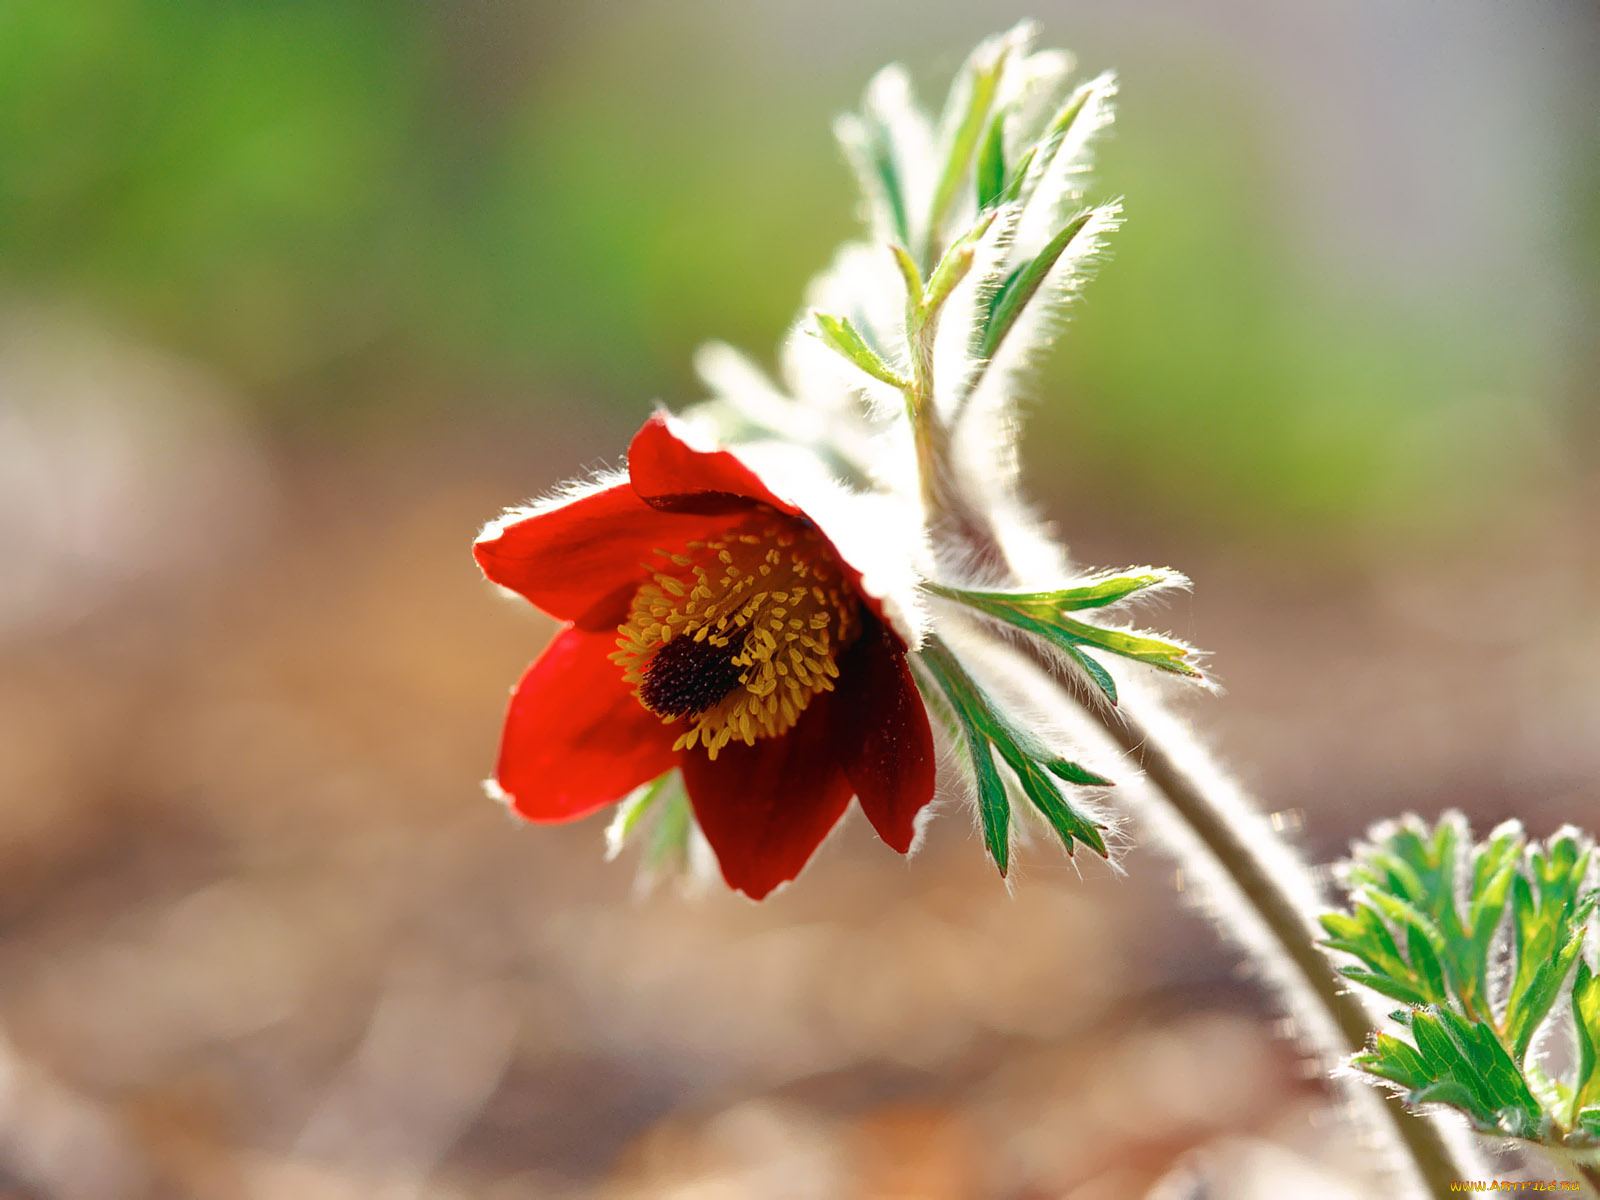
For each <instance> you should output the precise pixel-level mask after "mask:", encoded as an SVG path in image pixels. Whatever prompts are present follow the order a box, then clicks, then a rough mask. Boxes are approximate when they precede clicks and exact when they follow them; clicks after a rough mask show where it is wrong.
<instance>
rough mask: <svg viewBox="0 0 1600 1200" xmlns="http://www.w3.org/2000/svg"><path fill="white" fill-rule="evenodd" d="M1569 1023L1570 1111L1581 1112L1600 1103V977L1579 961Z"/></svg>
mask: <svg viewBox="0 0 1600 1200" xmlns="http://www.w3.org/2000/svg"><path fill="white" fill-rule="evenodd" d="M1572 1023H1573V1026H1574V1029H1575V1031H1576V1033H1577V1042H1578V1073H1577V1076H1576V1077H1575V1080H1574V1086H1573V1089H1572V1107H1573V1109H1574V1110H1575V1111H1576V1110H1580V1109H1585V1108H1589V1107H1591V1106H1593V1105H1595V1104H1597V1103H1600V1070H1596V1060H1597V1058H1600V976H1597V975H1595V974H1594V973H1593V972H1592V971H1590V970H1589V964H1588V963H1586V962H1584V961H1583V959H1582V958H1580V959H1579V960H1578V973H1577V975H1576V976H1575V977H1574V979H1573V983H1572Z"/></svg>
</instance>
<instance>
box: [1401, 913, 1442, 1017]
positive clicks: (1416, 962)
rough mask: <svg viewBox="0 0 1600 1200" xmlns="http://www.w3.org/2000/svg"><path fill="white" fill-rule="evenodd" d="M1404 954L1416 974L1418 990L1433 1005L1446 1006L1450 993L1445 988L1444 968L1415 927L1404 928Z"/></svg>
mask: <svg viewBox="0 0 1600 1200" xmlns="http://www.w3.org/2000/svg"><path fill="white" fill-rule="evenodd" d="M1406 953H1407V954H1408V955H1410V957H1411V968H1412V970H1413V971H1415V972H1416V975H1417V981H1418V983H1419V985H1420V988H1419V990H1420V991H1422V993H1423V994H1424V995H1426V996H1427V997H1428V999H1429V1001H1430V1002H1432V1003H1434V1004H1446V1003H1448V1002H1449V1000H1450V991H1449V989H1448V988H1447V987H1446V986H1445V981H1444V968H1443V967H1441V966H1440V965H1439V956H1438V954H1437V953H1436V952H1435V951H1434V948H1433V946H1432V944H1431V943H1430V942H1429V941H1428V938H1427V935H1426V934H1424V933H1423V932H1422V930H1420V929H1419V928H1417V926H1415V925H1407V926H1406Z"/></svg>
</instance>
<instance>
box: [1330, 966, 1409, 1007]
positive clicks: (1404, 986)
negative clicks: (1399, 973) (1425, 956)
mask: <svg viewBox="0 0 1600 1200" xmlns="http://www.w3.org/2000/svg"><path fill="white" fill-rule="evenodd" d="M1339 974H1341V975H1343V976H1344V977H1345V978H1346V979H1350V980H1354V981H1355V982H1356V983H1359V984H1363V985H1365V986H1366V987H1369V988H1371V989H1372V990H1373V991H1375V992H1377V993H1378V994H1379V995H1382V996H1387V997H1389V999H1391V1000H1398V1001H1400V1003H1402V1004H1413V1005H1422V1004H1426V1003H1427V1002H1428V998H1427V996H1425V995H1423V994H1422V992H1420V991H1419V990H1418V989H1417V988H1416V986H1415V985H1414V984H1410V983H1407V982H1405V981H1404V980H1402V979H1398V978H1396V977H1394V976H1392V975H1381V974H1379V973H1377V972H1376V971H1363V970H1362V969H1361V968H1360V967H1340V968H1339Z"/></svg>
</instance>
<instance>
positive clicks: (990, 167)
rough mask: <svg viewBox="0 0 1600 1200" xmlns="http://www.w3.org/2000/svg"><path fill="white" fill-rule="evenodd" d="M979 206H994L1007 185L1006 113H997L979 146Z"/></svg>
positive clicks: (988, 207) (982, 207)
mask: <svg viewBox="0 0 1600 1200" xmlns="http://www.w3.org/2000/svg"><path fill="white" fill-rule="evenodd" d="M977 186H978V208H979V210H980V211H982V210H984V209H990V208H994V207H995V206H996V205H997V204H998V203H999V202H1000V198H1001V193H1003V192H1004V191H1005V186H1006V138H1005V114H1004V113H1003V112H1001V113H996V114H995V117H994V119H993V120H992V121H990V122H989V132H988V133H987V134H985V135H984V139H983V144H982V145H981V146H980V147H979V148H978V170H977Z"/></svg>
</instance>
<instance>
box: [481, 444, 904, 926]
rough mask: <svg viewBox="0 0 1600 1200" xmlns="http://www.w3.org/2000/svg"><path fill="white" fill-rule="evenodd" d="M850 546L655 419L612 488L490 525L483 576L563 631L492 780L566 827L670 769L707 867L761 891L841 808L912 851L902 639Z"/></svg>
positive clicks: (536, 816)
mask: <svg viewBox="0 0 1600 1200" xmlns="http://www.w3.org/2000/svg"><path fill="white" fill-rule="evenodd" d="M848 540H849V539H848V536H847V535H841V536H840V537H839V538H838V539H836V538H835V537H830V536H829V532H828V530H827V529H826V528H825V527H824V526H823V524H822V523H821V522H820V520H819V514H817V513H816V512H810V511H807V509H806V508H804V507H802V506H801V505H800V504H799V503H797V502H796V501H795V500H794V499H791V498H790V497H789V496H788V495H785V494H783V493H782V492H780V491H779V490H777V488H776V487H775V486H774V485H773V484H771V483H769V482H767V480H765V479H763V478H762V476H761V475H760V474H758V473H757V471H756V470H755V469H754V468H753V467H752V466H751V465H750V464H749V463H747V462H746V461H744V460H743V459H741V458H740V457H739V456H737V455H735V454H734V453H733V452H732V451H729V450H722V449H710V448H704V447H700V446H696V445H694V444H692V443H691V441H690V433H689V431H688V430H687V428H686V427H684V426H683V425H681V424H680V423H679V422H677V421H674V420H672V419H671V418H668V417H666V416H663V415H657V416H654V417H652V418H651V419H650V420H649V421H647V422H646V423H645V425H644V427H643V428H642V429H640V430H639V432H638V433H637V434H636V435H635V436H634V438H633V442H632V444H631V446H630V447H629V451H628V470H627V475H626V476H625V477H621V478H612V479H609V480H604V481H601V482H600V483H599V484H597V485H594V486H590V487H587V488H582V489H579V490H575V491H572V492H569V493H568V494H566V495H565V496H563V497H561V498H560V499H559V500H557V501H556V502H553V503H551V504H548V505H544V506H538V507H534V508H530V509H523V510H515V511H512V512H510V513H507V514H506V515H505V516H504V517H502V518H501V519H500V520H498V521H496V522H494V523H492V524H491V525H490V526H489V527H488V528H487V529H485V530H484V532H483V534H482V535H481V536H480V537H479V539H478V541H477V543H476V544H475V546H474V553H475V556H476V557H477V560H478V563H479V565H480V566H481V567H482V569H483V573H484V574H485V575H486V576H488V578H489V579H490V580H491V581H493V582H494V583H497V584H499V585H500V586H502V587H505V588H508V589H510V590H511V591H513V592H516V593H517V594H518V595H521V596H523V597H525V598H526V599H527V600H528V601H530V602H531V603H532V604H534V605H535V606H536V607H538V608H540V609H542V610H543V611H545V612H547V613H549V614H550V615H551V616H553V617H555V618H557V619H558V620H561V621H564V622H566V624H565V625H564V626H563V628H562V629H561V631H560V632H559V633H558V634H557V635H556V637H555V639H554V640H553V641H552V642H551V643H550V645H549V646H548V648H547V649H546V650H545V651H544V653H543V654H542V655H540V656H539V658H538V660H537V661H535V662H534V664H533V665H532V666H531V667H529V668H528V671H527V673H526V674H525V675H524V676H523V677H522V680H521V682H520V683H518V684H517V686H516V688H515V689H514V691H513V692H512V697H511V705H510V709H509V711H508V712H507V714H506V723H505V730H504V734H503V737H502V741H501V746H500V759H499V765H498V767H497V768H496V771H495V777H494V780H493V786H494V787H495V788H496V789H498V792H499V793H500V794H501V795H502V796H503V798H504V799H505V800H506V802H507V803H508V804H509V805H510V806H511V808H512V810H513V811H515V812H516V813H518V814H519V815H521V816H523V817H525V818H527V819H528V820H530V821H538V822H559V821H572V820H576V819H578V818H580V817H584V816H587V815H588V814H590V813H592V812H594V811H595V810H597V809H599V808H602V807H604V806H606V805H609V804H612V803H614V802H616V801H617V800H619V799H621V798H622V797H623V796H624V795H626V794H627V793H628V792H630V791H631V790H633V789H634V788H636V787H638V786H639V785H641V784H644V783H647V782H649V781H650V780H652V779H655V778H657V777H658V776H660V775H661V774H663V773H664V772H666V771H668V770H670V769H672V768H673V767H677V768H679V769H680V770H681V771H682V773H683V782H684V785H685V787H686V789H687V791H688V794H689V799H690V801H691V803H692V805H693V808H694V815H695V819H696V820H697V822H698V824H699V826H700V828H701V830H702V832H703V833H704V834H705V836H706V838H707V840H708V841H709V842H710V844H711V847H712V849H713V850H714V851H715V852H716V855H717V860H718V862H719V863H720V865H721V867H722V873H723V876H724V877H725V878H726V879H727V881H728V883H729V885H730V886H732V887H735V888H738V889H740V890H741V891H743V892H745V893H746V894H747V895H749V896H751V897H752V898H755V899H760V898H761V897H763V896H765V895H766V894H767V893H768V892H770V891H771V890H772V889H773V888H775V887H777V886H778V885H779V884H781V883H784V882H786V881H787V880H790V879H793V878H794V877H795V875H796V874H797V873H798V872H799V871H800V869H801V867H803V866H804V865H805V864H806V861H807V860H808V859H809V858H810V857H811V855H812V853H813V852H814V851H815V850H816V848H817V846H818V844H819V843H820V842H821V841H822V839H823V838H824V837H826V836H827V834H828V832H829V830H831V829H832V828H833V826H834V825H835V824H836V823H837V822H838V821H839V818H840V817H841V816H843V815H844V812H845V809H846V808H847V807H848V806H849V803H850V799H851V797H852V796H854V797H856V798H857V799H858V800H859V802H860V804H861V809H862V811H863V812H864V813H865V814H866V816H867V819H868V820H869V821H870V822H871V823H872V826H873V828H874V829H876V830H877V832H878V836H879V837H881V838H882V839H883V840H884V841H885V842H887V843H888V844H889V845H890V846H892V847H893V848H894V849H895V850H898V851H899V852H900V853H902V854H904V853H906V852H907V851H909V850H910V849H911V845H912V843H913V841H914V840H915V836H916V819H917V816H918V814H919V813H920V812H921V811H922V809H923V808H924V806H925V805H927V803H928V801H929V800H930V799H932V797H933V790H934V749H933V738H932V733H931V731H930V729H929V726H928V717H927V713H926V711H925V710H924V708H923V704H922V698H921V696H920V695H919V693H918V691H917V687H916V684H915V683H914V681H913V680H912V677H911V671H910V668H909V666H908V665H907V663H906V651H907V646H908V640H910V639H913V638H914V637H915V636H916V635H915V631H914V629H913V628H911V627H908V626H907V625H906V624H905V623H904V622H903V620H897V618H898V617H899V615H900V614H899V610H898V609H897V607H896V606H895V605H894V603H893V602H892V601H891V600H889V599H888V598H887V597H885V596H882V595H877V594H874V591H873V590H871V589H870V588H869V587H868V586H866V576H867V572H866V571H865V570H864V569H863V567H864V565H865V564H860V565H858V564H857V563H853V562H852V561H851V560H850V559H849V558H848V557H846V555H845V554H843V553H842V552H841V550H840V541H848ZM897 623H898V624H900V625H901V628H898V629H897V628H896V625H897Z"/></svg>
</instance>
